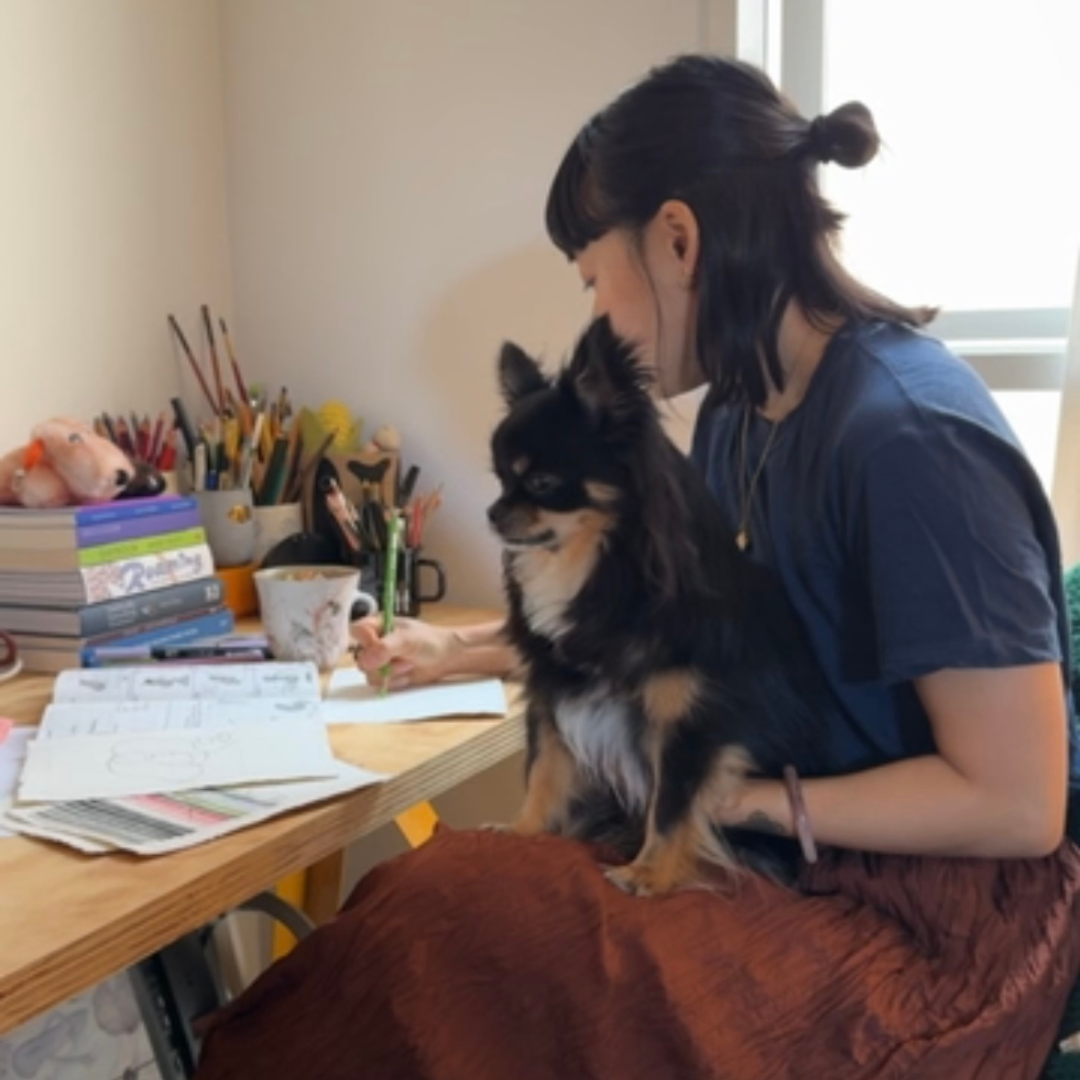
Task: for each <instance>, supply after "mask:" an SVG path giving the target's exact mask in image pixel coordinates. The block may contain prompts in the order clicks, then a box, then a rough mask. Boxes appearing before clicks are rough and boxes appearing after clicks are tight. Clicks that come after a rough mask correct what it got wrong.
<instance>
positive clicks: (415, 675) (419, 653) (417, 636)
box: [351, 615, 466, 690]
mask: <svg viewBox="0 0 1080 1080" xmlns="http://www.w3.org/2000/svg"><path fill="white" fill-rule="evenodd" d="M381 629H382V616H381V615H369V616H368V617H367V618H365V619H361V620H360V621H359V622H356V623H353V624H352V628H351V630H352V637H353V640H354V641H355V642H356V644H357V646H358V652H357V656H356V665H357V667H359V668H360V670H361V671H363V672H364V674H365V675H367V676H368V678H369V679H370V680H371V681H372V682H373V683H374V682H380V681H381V679H382V670H383V668H384V667H385V666H386V665H387V664H389V665H390V688H391V689H392V690H398V689H400V688H401V687H403V686H418V685H424V684H426V683H433V682H438V681H439V679H443V678H446V676H447V675H450V674H453V673H454V672H455V670H456V668H457V667H458V666H459V665H460V662H461V660H462V654H463V653H464V651H465V648H466V646H465V643H464V641H462V639H461V638H460V637H459V636H458V635H457V633H456V632H455V631H454V630H453V629H452V628H450V627H446V626H432V625H431V624H430V623H425V622H422V621H420V620H419V619H406V618H398V619H395V620H394V629H393V630H391V631H390V633H388V634H387V635H386V636H385V637H383V636H382V634H381Z"/></svg>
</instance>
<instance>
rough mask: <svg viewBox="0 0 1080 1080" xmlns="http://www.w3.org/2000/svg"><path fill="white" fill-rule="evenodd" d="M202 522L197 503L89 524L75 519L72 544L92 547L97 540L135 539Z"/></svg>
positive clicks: (182, 528)
mask: <svg viewBox="0 0 1080 1080" xmlns="http://www.w3.org/2000/svg"><path fill="white" fill-rule="evenodd" d="M201 524H202V521H201V519H200V517H199V508H198V507H197V506H193V507H192V508H191V509H190V510H179V511H177V512H176V513H175V514H143V515H142V516H141V517H131V518H116V519H115V520H113V521H99V522H96V523H94V524H91V525H83V524H82V523H81V522H77V523H76V525H75V546H76V547H77V548H92V547H97V546H98V545H99V544H115V543H117V542H118V541H120V540H138V539H139V538H140V537H143V536H158V535H160V534H162V533H172V532H182V531H183V530H184V529H196V528H198V527H199V526H200V525H201Z"/></svg>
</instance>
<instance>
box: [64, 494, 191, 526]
mask: <svg viewBox="0 0 1080 1080" xmlns="http://www.w3.org/2000/svg"><path fill="white" fill-rule="evenodd" d="M192 509H198V503H197V502H196V501H195V499H194V497H193V496H191V495H154V496H151V497H149V498H145V499H114V500H113V501H112V502H107V503H98V504H96V505H94V506H79V507H76V509H75V511H74V519H75V523H76V525H95V524H98V523H99V522H102V521H124V520H126V519H128V518H137V517H147V516H150V517H153V516H155V515H157V514H173V513H177V512H179V511H181V510H192Z"/></svg>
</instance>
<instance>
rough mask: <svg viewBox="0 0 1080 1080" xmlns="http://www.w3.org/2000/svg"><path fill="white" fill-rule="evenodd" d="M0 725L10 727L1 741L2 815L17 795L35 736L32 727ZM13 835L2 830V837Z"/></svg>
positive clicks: (0, 804) (1, 721) (0, 791)
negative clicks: (29, 748)
mask: <svg viewBox="0 0 1080 1080" xmlns="http://www.w3.org/2000/svg"><path fill="white" fill-rule="evenodd" d="M0 724H6V725H8V726H7V727H6V728H5V729H4V730H5V731H6V738H4V739H3V741H0V813H2V812H3V810H4V809H5V808H6V807H8V806H10V805H11V797H12V796H13V795H14V794H15V785H16V783H17V782H18V779H19V773H20V772H21V771H22V767H23V761H24V760H25V759H26V747H27V746H28V745H29V743H30V740H31V739H32V738H33V736H34V730H35V729H34V728H32V727H16V726H14V725H11V724H10V722H9V721H6V720H0ZM10 835H11V833H10V832H8V831H6V830H5V829H0V836H10Z"/></svg>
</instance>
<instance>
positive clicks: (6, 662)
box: [0, 630, 22, 682]
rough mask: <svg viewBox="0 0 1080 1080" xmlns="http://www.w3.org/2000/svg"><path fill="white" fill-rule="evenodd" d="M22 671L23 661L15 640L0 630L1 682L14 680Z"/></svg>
mask: <svg viewBox="0 0 1080 1080" xmlns="http://www.w3.org/2000/svg"><path fill="white" fill-rule="evenodd" d="M20 671H22V659H21V657H20V656H19V646H18V645H16V644H15V639H14V638H13V637H12V636H11V635H10V634H8V633H5V632H4V631H3V630H0V682H3V681H4V680H5V679H12V678H14V677H15V676H16V675H18V674H19V672H20Z"/></svg>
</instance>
